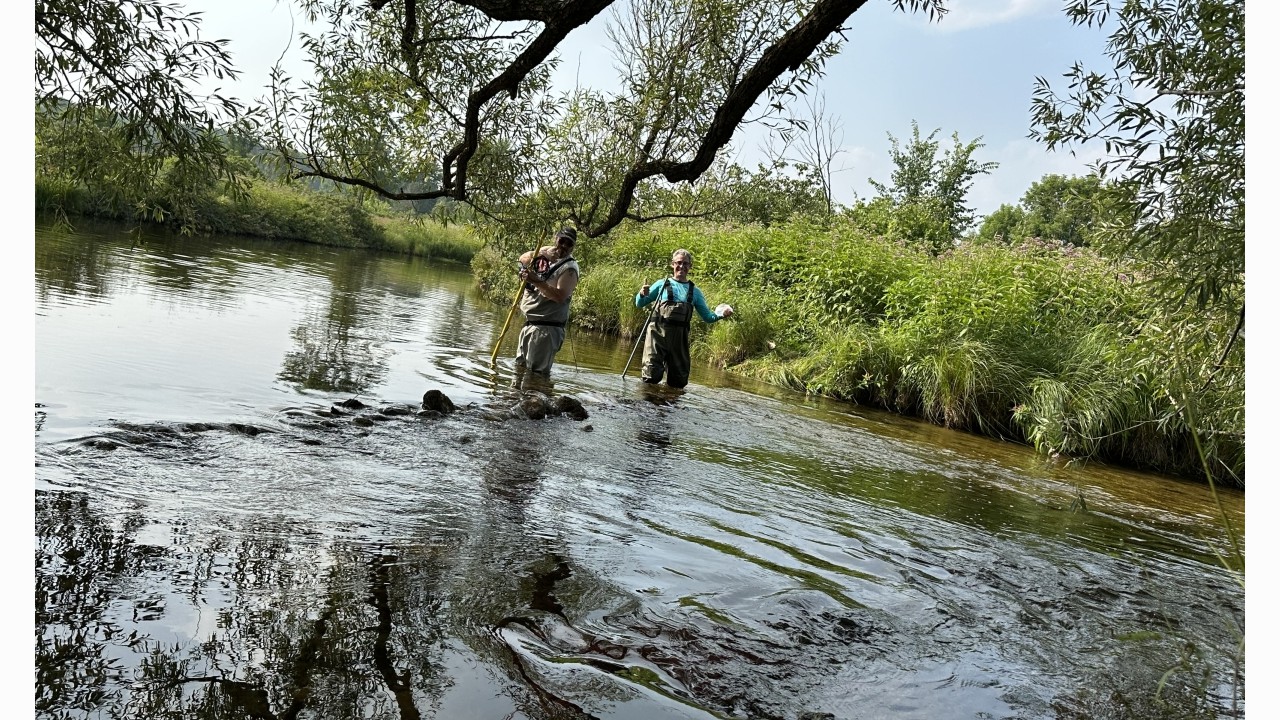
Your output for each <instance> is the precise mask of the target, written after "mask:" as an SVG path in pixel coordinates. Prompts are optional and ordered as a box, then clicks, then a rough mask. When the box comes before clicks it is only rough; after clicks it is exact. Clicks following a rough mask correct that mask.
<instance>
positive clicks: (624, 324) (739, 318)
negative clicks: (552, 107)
mask: <svg viewBox="0 0 1280 720" xmlns="http://www.w3.org/2000/svg"><path fill="white" fill-rule="evenodd" d="M677 247H684V248H688V249H689V250H691V251H692V252H693V254H694V258H695V261H694V269H693V273H692V274H691V277H692V278H693V280H694V281H695V282H696V283H697V284H698V286H699V287H701V288H702V289H703V291H704V293H705V294H706V296H707V298H708V300H709V301H710V302H711V303H713V304H715V303H720V302H728V303H730V304H732V305H733V306H734V308H735V309H736V310H737V315H736V316H735V318H734V320H733V321H731V322H722V323H716V324H715V325H713V326H709V327H708V326H705V325H702V324H701V323H694V328H693V333H694V336H693V352H694V354H695V357H696V358H697V359H698V360H700V361H702V362H707V363H711V364H715V365H718V366H721V367H729V366H732V368H733V370H734V371H735V372H739V373H742V374H745V375H749V376H752V377H755V378H758V379H761V380H764V381H766V382H770V383H773V384H778V385H784V386H788V387H791V388H794V389H796V390H800V391H802V392H807V393H813V394H820V395H825V396H830V397H835V398H840V399H845V400H849V401H853V402H857V403H863V404H868V405H873V406H876V407H880V408H885V409H889V410H892V411H895V412H899V413H903V414H907V415H912V416H917V417H920V418H923V419H925V420H928V421H931V422H934V423H937V424H940V425H944V426H946V427H950V428H955V429H960V430H966V431H971V432H976V433H981V434H984V435H989V436H993V437H998V438H1003V439H1007V440H1012V441H1016V442H1024V443H1028V444H1031V445H1034V446H1035V447H1036V448H1038V449H1040V450H1041V451H1042V452H1044V453H1046V454H1050V455H1061V456H1066V457H1074V458H1098V459H1103V460H1107V461H1111V462H1115V463H1118V464H1123V465H1128V466H1132V467H1138V468H1143V469H1149V470H1154V471H1158V472H1163V473H1169V474H1176V475H1184V476H1189V477H1199V478H1201V479H1203V478H1204V468H1203V467H1202V465H1201V463H1200V459H1199V455H1198V453H1197V451H1196V443H1197V441H1198V442H1199V443H1200V444H1201V445H1202V446H1203V448H1204V450H1205V455H1206V458H1207V460H1208V465H1209V472H1211V473H1212V474H1213V476H1214V478H1215V480H1217V481H1219V482H1224V483H1227V484H1232V485H1239V486H1243V484H1244V443H1243V440H1244V413H1243V408H1244V347H1243V341H1242V340H1241V341H1239V342H1237V343H1236V344H1235V345H1234V346H1232V348H1231V350H1230V352H1229V353H1227V355H1226V356H1225V358H1223V357H1222V356H1221V354H1222V352H1223V349H1224V348H1225V347H1226V345H1227V339H1228V338H1229V337H1230V335H1231V333H1232V331H1233V329H1234V327H1235V322H1236V319H1237V318H1236V317H1235V316H1234V315H1232V314H1228V313H1216V314H1215V313H1214V312H1211V311H1210V312H1205V311H1193V310H1192V309H1190V308H1186V309H1183V310H1180V311H1170V310H1167V309H1164V308H1163V306H1161V305H1160V304H1159V303H1157V302H1156V301H1155V299H1154V297H1153V295H1152V294H1151V292H1150V291H1149V290H1148V288H1147V286H1146V285H1145V284H1144V283H1143V282H1142V277H1141V275H1140V273H1139V272H1137V271H1136V270H1135V269H1132V268H1126V267H1120V266H1117V265H1116V264H1114V263H1112V262H1109V261H1107V260H1106V259H1104V258H1102V257H1099V256H1098V255H1096V254H1094V253H1092V252H1089V251H1088V250H1087V249H1081V248H1075V247H1070V246H1062V245H1060V244H1058V243H1053V242H1039V241H1029V242H1027V243H1024V244H1022V245H1019V246H1016V247H1010V246H1005V245H966V246H962V247H960V248H957V249H954V250H951V251H949V252H946V253H944V254H942V255H940V256H937V257H935V256H932V255H930V254H928V253H926V252H923V251H920V250H916V249H912V248H910V247H907V246H905V245H903V244H900V243H895V242H891V241H888V240H885V239H883V238H880V237H877V236H875V235H873V234H871V233H869V232H867V231H865V230H864V229H862V228H860V227H858V226H857V224H856V223H855V222H853V221H851V220H847V219H836V220H833V221H832V222H830V223H829V224H818V223H813V222H798V223H792V224H789V225H786V226H781V227H772V228H762V227H753V226H744V227H734V226H712V225H708V224H705V223H702V224H698V223H690V224H680V223H667V224H664V225H647V226H643V227H638V228H633V229H631V230H624V231H622V232H618V233H616V234H614V235H612V236H610V238H609V239H607V240H587V241H585V242H583V243H579V248H578V251H577V253H576V254H577V255H578V256H579V259H580V260H581V261H582V264H583V278H582V281H581V283H580V285H579V289H578V291H577V292H575V294H574V297H573V321H574V322H575V323H577V324H579V325H581V326H583V327H588V328H591V329H595V330H599V331H603V332H608V333H618V334H620V335H622V336H625V337H633V336H634V333H636V332H637V331H638V330H639V328H640V326H641V324H642V323H643V320H644V315H643V313H642V312H641V311H640V310H637V309H636V308H635V307H634V305H633V302H632V296H633V294H634V293H635V290H636V288H638V287H639V286H640V285H641V284H644V283H646V282H652V281H654V280H657V279H659V278H661V277H663V276H664V275H665V274H666V263H667V258H668V257H669V255H670V252H671V251H672V250H674V249H675V248H677ZM511 267H512V265H511V258H508V257H505V256H504V255H503V254H502V253H499V252H497V251H495V250H493V249H485V250H482V251H481V252H479V253H477V254H476V256H475V259H474V260H473V261H472V268H473V271H474V272H475V275H476V278H477V282H478V283H479V285H480V286H481V287H482V288H483V289H484V290H485V291H486V292H487V293H488V294H490V296H492V297H494V298H495V299H502V300H503V301H504V302H505V299H506V298H508V297H510V295H511V294H512V293H514V291H515V280H514V276H513V273H512V271H511ZM1220 360H1222V362H1221V363H1219V361H1220ZM1211 378H1212V381H1210V379H1211Z"/></svg>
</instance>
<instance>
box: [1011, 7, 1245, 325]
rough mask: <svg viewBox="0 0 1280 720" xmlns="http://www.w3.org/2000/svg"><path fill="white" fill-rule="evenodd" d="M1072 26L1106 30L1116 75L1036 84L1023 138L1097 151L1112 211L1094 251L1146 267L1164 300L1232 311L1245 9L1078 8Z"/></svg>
mask: <svg viewBox="0 0 1280 720" xmlns="http://www.w3.org/2000/svg"><path fill="white" fill-rule="evenodd" d="M1067 14H1068V16H1069V17H1070V18H1071V19H1072V21H1073V22H1075V23H1077V24H1082V25H1086V26H1089V27H1099V28H1101V27H1104V26H1105V27H1108V28H1110V29H1111V30H1110V36H1109V41H1108V45H1107V48H1108V49H1107V53H1108V55H1109V56H1110V57H1111V59H1112V60H1113V61H1114V65H1115V67H1114V70H1113V71H1111V72H1108V73H1106V74H1100V73H1095V72H1088V71H1086V70H1085V69H1084V68H1083V67H1082V66H1081V65H1080V64H1078V63H1077V64H1076V65H1074V66H1073V67H1072V68H1071V69H1070V70H1069V71H1068V72H1067V73H1066V74H1065V77H1066V78H1067V80H1068V84H1067V92H1066V93H1065V94H1064V95H1061V96H1060V95H1058V94H1057V93H1056V92H1055V91H1054V90H1053V89H1052V87H1051V86H1050V85H1049V83H1047V82H1045V81H1044V80H1043V79H1038V80H1037V83H1036V87H1035V90H1034V94H1033V99H1032V129H1031V136H1032V137H1033V138H1036V139H1038V140H1040V141H1041V142H1043V143H1044V144H1045V145H1046V146H1048V147H1049V148H1051V149H1052V148H1057V147H1073V146H1076V145H1084V144H1088V143H1100V144H1101V145H1102V147H1103V148H1104V150H1105V151H1106V153H1107V155H1108V157H1107V158H1106V159H1104V160H1102V161H1100V162H1099V163H1098V165H1097V170H1098V172H1099V175H1100V176H1101V177H1102V178H1103V179H1113V180H1114V182H1112V183H1110V184H1108V185H1107V186H1106V187H1105V188H1104V189H1103V191H1102V192H1101V200H1102V201H1103V202H1104V203H1105V204H1106V205H1107V206H1108V207H1109V208H1110V210H1111V217H1110V219H1109V220H1108V222H1106V223H1104V224H1102V225H1100V226H1099V227H1098V230H1099V231H1100V232H1099V236H1098V241H1099V242H1100V243H1102V244H1104V245H1106V246H1108V247H1110V248H1112V249H1113V251H1114V252H1117V253H1123V254H1125V255H1129V256H1131V257H1134V258H1138V259H1143V260H1146V261H1148V262H1150V263H1152V264H1153V265H1154V266H1155V267H1157V268H1160V269H1159V271H1157V272H1153V275H1154V276H1155V277H1157V278H1158V280H1159V283H1160V285H1161V288H1162V290H1163V294H1164V296H1165V297H1166V298H1167V299H1169V300H1171V301H1173V302H1175V303H1182V302H1191V303H1193V304H1195V305H1196V306H1198V307H1205V306H1207V305H1210V304H1213V303H1217V302H1227V303H1232V302H1238V301H1239V297H1240V295H1241V291H1242V289H1243V286H1244V2H1243V1H1242V0H1195V1H1193V2H1181V3H1167V2H1155V1H1154V0H1130V1H1128V2H1122V3H1121V2H1113V1H1112V0H1074V1H1073V2H1071V3H1070V4H1069V5H1068V6H1067Z"/></svg>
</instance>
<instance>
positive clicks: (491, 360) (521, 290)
mask: <svg viewBox="0 0 1280 720" xmlns="http://www.w3.org/2000/svg"><path fill="white" fill-rule="evenodd" d="M540 249H541V248H540V247H538V245H537V243H534V246H533V254H532V256H531V257H530V258H529V267H533V261H534V260H536V259H537V258H538V250H540ZM521 295H524V281H521V282H520V287H518V288H516V299H515V300H512V301H511V309H510V310H509V311H507V321H506V322H504V323H502V332H500V333H498V342H496V343H494V344H493V354H492V355H490V356H489V364H490V365H496V364H497V363H498V348H499V347H501V346H502V338H504V337H506V336H507V328H508V327H510V326H511V318H512V317H514V316H515V314H516V308H518V307H520V296H521Z"/></svg>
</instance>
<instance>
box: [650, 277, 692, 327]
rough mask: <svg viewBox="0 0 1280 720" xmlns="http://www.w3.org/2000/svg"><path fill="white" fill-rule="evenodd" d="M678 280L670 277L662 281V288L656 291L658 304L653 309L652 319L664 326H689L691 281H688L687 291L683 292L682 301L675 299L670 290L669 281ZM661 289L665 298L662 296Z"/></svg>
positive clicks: (690, 317) (690, 316)
mask: <svg viewBox="0 0 1280 720" xmlns="http://www.w3.org/2000/svg"><path fill="white" fill-rule="evenodd" d="M673 282H678V281H677V280H672V279H671V278H666V279H664V280H663V281H662V290H659V291H658V300H657V302H658V306H657V307H656V308H655V309H654V311H653V321H654V322H655V323H657V324H658V325H665V326H666V327H680V328H687V327H689V321H690V320H692V319H693V281H692V280H690V281H688V282H689V291H688V292H687V293H685V299H684V302H680V301H677V300H676V299H675V295H673V294H672V292H671V283H673ZM663 291H665V292H666V298H663V297H662V295H663Z"/></svg>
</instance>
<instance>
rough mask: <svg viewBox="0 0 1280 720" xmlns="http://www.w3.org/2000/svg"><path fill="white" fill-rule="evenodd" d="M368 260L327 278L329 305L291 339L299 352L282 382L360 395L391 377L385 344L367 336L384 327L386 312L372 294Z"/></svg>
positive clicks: (355, 259) (340, 266)
mask: <svg viewBox="0 0 1280 720" xmlns="http://www.w3.org/2000/svg"><path fill="white" fill-rule="evenodd" d="M371 275H372V268H371V267H370V263H369V259H368V257H366V256H344V257H343V258H341V259H340V260H339V261H338V262H336V263H334V265H333V268H332V271H331V272H330V273H329V274H328V280H329V285H330V290H329V298H328V302H327V303H325V305H324V307H323V308H322V309H321V310H320V311H319V312H314V313H309V314H308V315H307V316H306V317H305V318H304V322H303V323H302V324H300V325H298V326H297V327H295V328H294V329H293V330H292V331H291V332H290V333H289V335H290V337H292V338H293V340H294V342H295V343H297V348H296V349H295V350H293V351H291V352H289V353H287V354H286V355H285V357H284V366H283V368H282V369H281V370H280V374H279V376H278V377H279V379H280V380H282V381H284V382H288V383H294V384H297V385H299V386H300V387H302V388H304V389H307V390H324V391H329V392H341V393H353V394H361V393H364V392H367V391H368V390H369V389H370V388H372V387H374V386H375V385H377V384H379V383H381V382H382V380H383V378H384V377H385V376H386V373H387V367H386V360H387V356H388V351H387V350H386V349H385V342H386V338H381V337H376V336H369V335H367V334H366V333H367V332H368V331H369V330H370V329H373V328H378V327H380V326H381V325H382V323H380V322H377V319H378V318H380V317H381V316H383V315H384V314H385V313H386V307H385V306H384V304H383V303H382V302H380V298H379V297H378V295H376V294H375V293H372V292H370V291H369V286H370V285H371V284H372V283H371Z"/></svg>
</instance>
